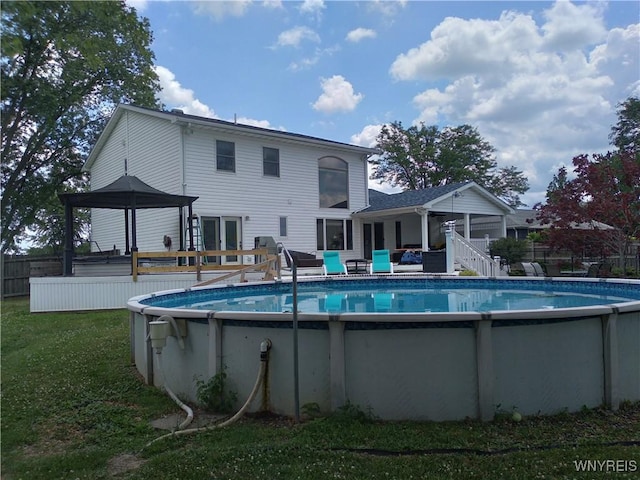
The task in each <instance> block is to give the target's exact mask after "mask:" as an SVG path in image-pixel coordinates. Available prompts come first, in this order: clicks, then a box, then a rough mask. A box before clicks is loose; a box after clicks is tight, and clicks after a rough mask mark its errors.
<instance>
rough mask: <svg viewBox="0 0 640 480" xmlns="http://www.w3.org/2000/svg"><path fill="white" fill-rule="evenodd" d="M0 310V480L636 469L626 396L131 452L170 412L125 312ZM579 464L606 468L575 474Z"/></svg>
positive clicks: (258, 424) (13, 306)
mask: <svg viewBox="0 0 640 480" xmlns="http://www.w3.org/2000/svg"><path fill="white" fill-rule="evenodd" d="M1 306H2V321H1V329H2V330H1V334H2V338H1V340H2V342H1V347H2V351H1V367H2V412H1V413H2V417H1V420H2V431H1V434H2V436H1V442H2V445H1V447H2V479H3V480H11V479H25V480H35V479H43V480H45V479H46V480H52V479H102V478H123V479H124V478H126V479H165V478H166V479H178V480H183V479H197V480H200V479H208V478H211V479H242V480H245V479H248V478H251V479H273V478H283V479H295V478H301V479H325V478H344V479H389V478H392V479H393V478H396V479H409V478H430V479H431V478H433V479H444V478H455V479H457V478H461V479H468V478H491V479H493V478H505V479H518V478H547V479H548V478H553V479H556V478H578V479H581V478H584V479H587V478H588V479H591V478H615V479H618V478H638V477H639V476H640V404H634V405H625V406H624V408H622V409H621V410H620V411H618V412H615V413H613V412H609V411H607V410H605V409H596V410H589V411H584V412H580V413H577V414H560V415H557V416H554V417H527V418H525V419H523V420H522V421H521V422H519V423H516V422H513V421H512V420H511V419H510V418H499V419H497V420H496V421H494V422H490V423H481V422H478V421H471V420H469V421H461V422H445V423H434V422H379V421H376V420H375V419H372V418H371V417H370V416H368V415H366V414H365V413H363V411H362V410H360V409H359V408H357V407H352V408H348V409H344V411H342V412H340V413H339V414H334V415H332V416H329V417H318V418H314V419H308V420H306V421H304V422H303V423H301V424H299V425H294V424H293V423H292V422H291V421H290V420H288V419H284V418H277V417H273V416H263V417H260V418H257V417H253V418H246V419H244V420H242V421H240V422H239V423H237V424H235V425H232V426H230V427H227V428H225V429H220V430H213V431H208V432H203V433H196V434H193V435H187V436H182V437H178V438H170V439H167V440H164V441H161V442H157V443H154V444H153V445H152V446H150V447H147V448H145V445H146V444H147V443H148V442H149V441H151V440H153V439H155V438H156V437H158V436H159V435H161V434H162V433H164V432H160V431H157V430H154V429H153V428H152V427H151V426H150V423H149V422H150V421H151V420H153V419H156V418H159V417H161V416H163V415H166V414H169V413H176V412H181V410H180V409H179V408H178V407H177V406H176V405H175V404H174V403H173V402H172V401H171V400H170V399H169V398H168V397H167V396H165V395H164V394H163V393H162V392H160V391H159V390H158V389H156V388H152V387H148V386H145V385H144V384H143V383H142V381H141V380H140V378H139V377H138V375H137V372H136V370H135V368H134V367H133V366H132V365H131V364H130V361H129V343H128V342H129V332H128V324H129V323H128V313H127V312H126V311H124V310H120V311H105V312H89V313H56V314H33V315H32V314H29V312H28V301H27V300H26V299H19V300H8V301H4V302H2V305H1ZM374 413H375V412H374ZM582 460H585V461H586V460H591V461H595V460H600V461H602V462H604V461H610V462H609V463H601V464H600V465H599V471H596V472H593V471H592V472H587V473H583V472H578V471H577V470H576V466H575V463H574V462H575V461H582ZM611 461H617V463H615V464H613V463H611ZM613 470H616V472H614V471H613ZM625 470H626V471H625ZM634 470H635V471H634Z"/></svg>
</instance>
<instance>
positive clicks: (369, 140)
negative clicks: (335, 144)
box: [351, 125, 382, 148]
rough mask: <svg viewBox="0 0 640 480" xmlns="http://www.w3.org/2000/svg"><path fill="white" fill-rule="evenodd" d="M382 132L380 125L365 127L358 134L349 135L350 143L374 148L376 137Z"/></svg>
mask: <svg viewBox="0 0 640 480" xmlns="http://www.w3.org/2000/svg"><path fill="white" fill-rule="evenodd" d="M380 130H382V125H367V126H365V127H364V128H363V129H362V130H361V131H360V133H356V134H354V135H351V143H353V144H354V145H360V146H361V147H367V148H374V147H375V146H376V143H378V142H377V140H376V139H377V138H378V135H379V134H380Z"/></svg>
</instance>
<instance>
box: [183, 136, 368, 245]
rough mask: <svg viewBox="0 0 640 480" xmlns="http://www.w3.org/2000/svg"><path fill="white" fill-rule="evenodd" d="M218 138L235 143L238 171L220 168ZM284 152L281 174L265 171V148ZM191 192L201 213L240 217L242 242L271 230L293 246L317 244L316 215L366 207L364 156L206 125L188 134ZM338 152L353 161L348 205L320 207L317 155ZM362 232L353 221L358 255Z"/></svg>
mask: <svg viewBox="0 0 640 480" xmlns="http://www.w3.org/2000/svg"><path fill="white" fill-rule="evenodd" d="M216 140H225V141H230V142H234V143H235V155H236V171H235V172H227V171H218V170H217V169H216V164H215V157H216V154H215V146H216ZM263 147H270V148H277V149H278V150H279V152H280V177H272V176H265V175H263V167H262V148H263ZM185 152H186V157H187V159H188V160H187V171H186V178H187V194H189V195H199V196H200V198H199V200H198V201H197V202H196V203H195V204H194V212H195V213H197V214H198V215H200V216H212V217H217V216H233V217H241V218H242V219H243V220H242V236H243V247H244V248H252V247H253V244H254V238H255V237H256V236H272V237H274V239H275V240H276V241H282V242H284V243H285V245H287V247H288V248H290V249H293V250H303V251H315V250H316V219H317V218H335V219H348V218H350V213H351V212H352V211H354V210H357V209H360V208H363V207H364V202H365V188H366V186H365V185H364V178H365V177H364V169H365V162H364V161H363V160H361V159H360V158H359V157H358V156H356V155H353V154H348V155H345V154H342V153H340V152H335V151H327V150H323V149H320V148H317V147H306V148H305V147H303V146H300V145H297V144H290V143H275V142H271V141H266V140H264V141H263V140H261V139H258V138H252V137H234V136H229V135H224V134H220V133H217V132H212V131H206V130H195V131H193V133H191V134H189V135H187V136H185ZM326 155H334V156H338V157H339V158H342V159H343V160H345V161H347V162H348V164H349V183H350V184H349V196H350V199H349V208H348V209H344V210H342V209H320V208H319V191H318V159H319V158H321V157H323V156H326ZM281 216H284V217H287V236H286V237H280V236H279V233H280V232H279V225H280V217H281ZM360 244H361V241H360V232H359V227H358V225H357V224H356V222H354V251H353V252H345V255H348V256H360V255H361V254H360Z"/></svg>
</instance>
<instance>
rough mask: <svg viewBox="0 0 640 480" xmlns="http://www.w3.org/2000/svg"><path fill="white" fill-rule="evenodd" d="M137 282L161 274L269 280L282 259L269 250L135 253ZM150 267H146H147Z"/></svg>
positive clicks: (212, 280) (134, 266) (135, 277)
mask: <svg viewBox="0 0 640 480" xmlns="http://www.w3.org/2000/svg"><path fill="white" fill-rule="evenodd" d="M245 256H253V257H254V263H249V264H248V263H245ZM223 257H226V258H228V257H237V259H238V263H209V261H208V259H209V258H218V259H221V258H223ZM132 260H133V261H132V263H133V281H134V282H136V281H137V280H138V275H144V274H160V273H195V274H196V279H197V281H201V280H202V273H203V272H215V271H219V272H230V273H228V274H226V275H221V276H219V277H216V278H214V279H211V280H208V281H207V282H205V283H206V284H208V283H213V282H215V281H220V280H225V279H228V278H230V277H233V276H235V275H240V281H244V279H245V278H244V277H245V274H247V273H250V272H263V273H264V276H265V278H270V277H275V274H276V271H277V263H278V262H279V261H280V257H279V255H273V254H269V251H268V250H267V249H266V248H256V249H253V250H203V251H188V252H184V251H171V252H133V259H132ZM145 263H146V265H145Z"/></svg>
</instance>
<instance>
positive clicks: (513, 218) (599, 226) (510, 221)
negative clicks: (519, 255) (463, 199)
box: [471, 208, 613, 230]
mask: <svg viewBox="0 0 640 480" xmlns="http://www.w3.org/2000/svg"><path fill="white" fill-rule="evenodd" d="M537 216H538V211H537V210H530V209H524V208H521V209H517V210H514V212H513V213H511V214H509V215H507V217H506V221H507V229H510V228H522V229H527V230H543V229H547V228H551V224H549V223H546V224H542V223H541V222H540V220H538V219H537ZM495 221H496V219H495V217H476V218H474V219H472V220H471V223H472V224H474V225H483V224H491V223H494V222H495ZM571 228H573V229H576V230H610V229H612V228H613V227H611V226H610V225H607V224H606V223H602V222H598V221H596V220H592V221H590V222H582V223H575V222H573V223H572V224H571Z"/></svg>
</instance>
